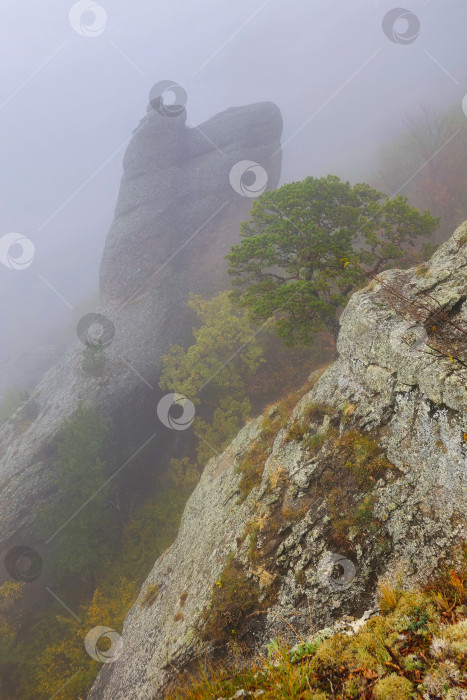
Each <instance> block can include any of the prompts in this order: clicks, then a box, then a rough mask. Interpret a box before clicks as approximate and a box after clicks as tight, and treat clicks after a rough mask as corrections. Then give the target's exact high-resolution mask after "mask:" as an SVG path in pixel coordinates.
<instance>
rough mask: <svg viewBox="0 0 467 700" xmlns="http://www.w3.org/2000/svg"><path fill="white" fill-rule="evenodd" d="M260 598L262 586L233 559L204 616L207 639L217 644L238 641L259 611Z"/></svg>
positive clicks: (205, 637) (216, 586)
mask: <svg viewBox="0 0 467 700" xmlns="http://www.w3.org/2000/svg"><path fill="white" fill-rule="evenodd" d="M258 596H259V586H258V584H257V583H256V582H255V581H254V580H253V579H252V578H249V577H248V576H247V575H246V573H245V571H244V569H243V566H242V564H241V563H240V562H239V561H238V560H237V559H234V558H233V557H230V559H229V560H228V562H227V565H226V566H225V568H224V570H223V571H222V573H221V575H220V576H219V580H218V581H217V582H216V583H215V584H214V586H213V590H212V594H211V600H210V603H209V607H208V609H207V610H206V611H205V612H204V614H203V618H204V622H205V624H204V627H203V630H202V636H203V638H204V639H206V640H209V641H211V642H217V643H223V642H226V641H228V640H230V639H235V637H236V636H237V635H238V633H239V632H240V627H241V626H242V624H243V623H244V621H245V619H246V617H247V615H249V614H250V613H252V612H253V611H254V610H255V608H256V606H257V604H258Z"/></svg>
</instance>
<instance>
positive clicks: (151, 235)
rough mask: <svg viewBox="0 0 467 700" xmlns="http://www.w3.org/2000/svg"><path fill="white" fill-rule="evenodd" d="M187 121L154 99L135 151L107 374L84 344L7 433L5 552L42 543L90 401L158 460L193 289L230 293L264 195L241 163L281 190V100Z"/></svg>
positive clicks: (104, 290) (121, 220)
mask: <svg viewBox="0 0 467 700" xmlns="http://www.w3.org/2000/svg"><path fill="white" fill-rule="evenodd" d="M185 121H186V112H185V110H183V111H182V112H181V113H180V114H179V115H178V116H164V115H163V114H160V113H159V112H157V111H156V110H155V109H153V108H152V107H151V106H149V107H148V112H147V115H146V116H145V117H144V119H143V120H142V121H141V123H140V125H139V126H138V128H137V129H136V130H135V132H134V135H133V137H132V139H131V142H130V144H129V146H128V149H127V152H126V154H125V158H124V176H123V179H122V183H121V190H120V194H119V198H118V202H117V207H116V212H115V219H114V222H113V224H112V227H111V229H110V232H109V234H108V238H107V242H106V246H105V250H104V254H103V259H102V265H101V273H100V278H101V279H100V291H101V307H100V308H99V309H90V310H89V311H90V312H96V311H97V312H98V313H99V314H102V315H103V316H104V317H105V318H106V319H107V320H108V326H109V328H110V329H111V331H109V339H110V341H111V342H109V344H108V345H106V347H105V353H106V357H107V363H106V367H105V370H104V373H103V375H102V377H97V378H96V377H93V376H90V375H89V374H86V373H84V372H83V370H82V362H83V349H84V345H83V343H82V342H81V341H79V340H77V341H76V343H75V344H74V346H73V347H72V348H70V349H69V350H68V352H66V353H65V355H64V357H63V359H62V360H61V361H60V362H59V363H58V364H57V365H55V366H54V367H53V368H52V369H51V370H50V371H49V372H48V373H47V374H46V376H45V377H44V378H43V379H42V381H41V382H40V384H39V385H38V386H37V387H36V389H35V391H34V395H33V400H34V402H35V407H36V409H37V411H38V412H39V413H38V415H37V418H35V420H32V421H31V420H30V419H28V420H24V414H23V416H21V415H20V416H16V417H15V418H14V419H13V420H11V421H9V422H8V423H7V424H5V425H4V426H3V427H2V428H1V429H0V513H1V517H0V541H1V542H2V550H1V551H2V553H3V556H4V554H5V552H6V551H8V550H9V548H10V547H11V546H13V545H16V544H17V543H21V544H27V545H30V546H35V542H34V531H33V530H34V528H33V527H29V526H31V525H33V523H34V518H35V513H36V510H37V508H39V507H40V506H41V504H43V503H46V502H49V501H50V499H53V498H55V497H59V496H58V495H55V493H54V491H53V487H52V485H51V479H50V476H51V468H52V464H53V459H54V446H53V442H54V438H55V437H56V436H57V434H58V433H59V431H60V428H61V426H62V425H63V421H64V419H65V418H67V417H70V416H71V415H72V413H73V412H74V410H75V409H76V407H77V405H78V402H82V403H83V404H84V405H85V406H95V407H97V408H98V409H99V410H100V411H102V413H103V415H104V416H105V418H106V420H107V422H108V423H109V426H110V428H111V432H110V438H111V440H112V441H113V442H114V443H115V444H117V445H118V446H120V447H121V450H120V454H119V458H120V459H121V463H123V462H124V461H125V459H126V458H127V457H131V450H133V451H134V450H135V449H136V448H138V447H140V446H141V445H142V444H143V443H144V441H145V440H148V439H149V438H150V437H151V435H152V436H154V435H156V437H157V439H156V440H153V441H152V444H151V449H152V450H153V455H154V457H155V459H156V458H157V454H158V449H159V446H160V445H162V444H163V442H164V440H165V439H167V438H166V434H167V433H170V432H171V431H168V430H167V429H166V428H164V427H163V426H162V425H161V424H160V423H159V421H158V420H157V417H156V406H157V403H158V399H159V397H160V392H159V391H158V389H157V381H158V376H159V371H160V358H161V355H163V354H164V353H166V352H167V351H168V350H169V347H170V345H171V344H172V343H182V344H183V343H186V342H187V340H188V339H189V338H190V336H191V325H192V324H191V316H190V315H189V313H188V311H187V309H186V301H187V298H188V294H189V292H190V291H193V292H195V293H199V294H204V295H211V294H214V293H216V292H217V291H220V289H222V288H225V286H226V284H227V282H226V279H225V277H226V266H225V260H224V256H225V254H226V253H227V252H228V251H229V248H230V246H231V245H232V244H233V243H234V242H235V241H237V240H238V236H239V224H240V222H241V221H242V220H244V219H245V218H247V217H248V212H249V209H250V206H251V203H252V201H253V200H252V199H251V198H250V197H249V196H242V195H241V194H239V193H238V191H235V189H234V188H233V187H232V185H231V183H230V181H229V175H230V173H231V171H232V168H233V167H234V166H235V165H236V164H237V163H238V162H241V161H252V162H255V163H257V164H259V166H260V167H261V168H262V169H264V171H265V172H266V173H267V176H268V177H267V188H268V189H272V188H275V187H276V186H277V185H278V182H279V175H280V161H281V155H280V137H281V131H282V119H281V115H280V112H279V110H278V108H277V107H276V106H275V105H273V104H270V103H262V104H255V105H251V106H245V107H238V108H233V109H229V110H227V111H225V112H223V113H222V114H218V115H217V116H215V117H213V118H212V119H210V120H208V121H207V122H206V123H204V124H202V125H201V126H199V127H193V128H187V126H186V124H185ZM237 189H238V188H237ZM172 437H173V436H172ZM156 463H157V459H156ZM110 466H111V468H112V471H114V470H115V468H117V467H119V466H120V463H119V464H113V465H110ZM128 468H131V465H130V466H129V467H128ZM38 547H39V548H40V543H38ZM3 556H2V558H1V561H2V562H3ZM4 573H5V572H4V571H2V570H1V568H0V577H2V574H4ZM35 583H36V582H35ZM35 583H34V584H31V585H35ZM38 585H39V584H38Z"/></svg>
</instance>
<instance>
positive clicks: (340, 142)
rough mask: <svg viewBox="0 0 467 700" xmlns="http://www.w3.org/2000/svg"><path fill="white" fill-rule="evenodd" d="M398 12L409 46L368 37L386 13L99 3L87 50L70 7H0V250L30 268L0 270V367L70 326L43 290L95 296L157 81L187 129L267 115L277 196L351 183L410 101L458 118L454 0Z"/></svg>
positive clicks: (335, 3) (464, 80)
mask: <svg viewBox="0 0 467 700" xmlns="http://www.w3.org/2000/svg"><path fill="white" fill-rule="evenodd" d="M403 1H404V5H403V7H404V8H406V9H408V10H411V11H412V12H413V13H415V14H416V15H417V17H418V18H419V21H420V34H419V36H418V38H417V39H416V40H415V41H413V42H412V43H410V44H408V45H399V44H396V43H393V42H391V41H390V40H389V39H388V38H387V37H386V36H385V34H384V33H383V30H382V19H383V17H384V16H385V15H386V13H387V12H388V11H389V10H391V9H392V8H394V2H393V1H392V0H390V1H389V2H388V1H387V0H379V1H378V0H293V1H292V2H285V0H266V1H264V0H236V1H235V2H234V3H233V2H232V1H231V0H202V1H201V2H198V3H194V2H192V1H190V0H171V1H170V2H164V3H159V2H148V0H144V1H143V0H132V2H126V1H125V0H102V2H101V3H100V6H101V7H103V8H104V9H105V11H106V14H107V20H106V22H105V23H103V25H102V29H103V31H102V32H101V33H99V34H98V35H97V36H91V37H89V36H81V35H80V34H79V33H78V32H77V31H75V30H74V29H73V27H72V26H71V24H70V21H69V11H70V8H71V7H72V5H73V2H69V0H61V2H57V1H51V0H42V1H41V2H40V3H38V2H37V0H35V1H34V2H33V0H19V1H18V0H2V3H1V6H0V76H1V79H0V123H1V129H0V149H1V163H2V169H1V187H0V237H1V236H2V235H4V234H5V233H8V232H11V231H14V232H18V233H21V234H24V235H25V236H28V237H29V238H30V239H31V240H32V241H33V242H34V244H35V247H36V255H35V259H34V263H33V264H32V265H31V266H30V267H29V268H28V269H26V270H22V271H17V270H10V269H7V268H6V267H5V266H4V265H2V264H0V294H1V296H0V299H1V301H0V305H1V306H0V324H1V327H2V336H1V346H0V361H1V360H3V359H5V357H6V356H8V355H9V354H11V353H13V352H17V351H22V350H26V349H28V347H31V345H33V344H34V343H36V342H47V333H48V331H49V329H50V328H51V327H53V325H54V324H56V323H58V322H63V323H65V322H66V321H67V320H68V319H69V318H70V310H69V308H68V307H67V305H66V304H65V302H64V301H63V300H61V299H60V298H59V296H58V295H57V294H55V293H54V292H53V291H52V290H51V289H50V288H49V287H48V286H47V283H48V284H49V285H52V286H53V287H54V288H55V289H56V290H57V292H58V293H59V294H60V295H61V296H62V297H63V298H64V299H65V300H67V301H68V302H69V303H70V304H75V303H76V302H78V301H79V300H80V299H81V298H82V297H83V296H85V295H86V294H87V293H89V292H91V291H92V290H94V289H95V288H96V287H97V272H98V267H99V259H100V254H101V251H102V248H103V245H104V242H105V237H106V234H107V230H108V227H109V225H110V223H111V220H112V214H113V209H114V206H115V202H116V198H117V193H118V184H119V180H120V177H121V173H122V167H121V162H122V157H123V153H124V144H125V142H126V141H127V139H128V138H129V137H130V135H131V132H132V130H133V129H134V128H135V127H136V125H137V124H138V122H139V120H140V119H141V117H143V116H144V114H145V111H146V104H147V101H148V94H149V90H150V89H151V87H152V85H153V84H154V83H156V82H158V81H159V80H163V79H171V80H175V81H177V82H179V83H180V84H182V85H183V86H184V87H185V89H186V91H187V93H188V104H187V111H188V118H189V120H190V121H191V122H193V123H200V122H202V121H204V120H205V119H208V118H209V117H211V116H213V115H214V114H216V113H217V112H220V111H222V110H224V109H226V108H228V107H231V106H234V105H241V104H248V103H252V102H259V101H262V100H272V101H273V102H275V103H276V104H277V105H278V106H279V107H280V109H281V111H282V114H283V117H284V136H283V143H284V144H285V145H284V153H283V175H282V180H283V181H284V182H285V181H291V180H298V179H301V178H303V177H305V176H307V175H318V176H319V175H324V174H327V173H329V172H332V173H335V174H338V175H340V176H341V177H348V178H350V179H364V178H365V177H368V176H369V173H371V170H372V167H373V160H374V157H375V153H376V152H377V149H378V147H379V145H381V143H383V142H385V141H387V140H389V139H390V138H391V137H392V136H394V135H395V134H396V133H397V130H398V129H399V128H400V127H401V122H402V119H403V117H404V115H405V114H407V113H410V112H413V111H414V110H415V109H416V108H417V106H418V105H419V104H420V103H424V104H431V105H434V106H442V105H444V104H451V103H452V104H455V103H456V102H457V103H458V104H459V109H460V105H461V102H462V98H463V96H464V95H465V93H466V90H467V62H466V58H467V56H466V54H467V49H466V46H467V44H466V41H465V27H466V26H467V4H466V3H465V0H442V1H441V0H407V2H406V1H405V0H403ZM396 6H397V5H396ZM91 18H92V15H91V14H88V15H83V17H82V20H83V21H84V25H86V24H87V22H88V21H89V19H91ZM77 26H79V25H77ZM397 27H398V29H399V31H402V32H403V31H405V28H406V25H405V24H404V20H400V23H399V24H398V25H397ZM401 184H402V183H401ZM41 278H43V279H41ZM44 280H45V281H44ZM90 310H92V309H90Z"/></svg>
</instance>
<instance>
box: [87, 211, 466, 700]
mask: <svg viewBox="0 0 467 700" xmlns="http://www.w3.org/2000/svg"><path fill="white" fill-rule="evenodd" d="M379 279H380V281H379V282H377V281H374V282H372V283H371V284H370V286H369V287H367V288H365V289H363V290H361V291H359V292H357V293H356V294H354V295H353V296H352V298H351V300H350V302H349V304H348V306H347V307H346V309H345V312H344V314H343V316H342V318H341V331H340V335H339V340H338V359H337V360H336V361H335V362H334V363H333V364H331V365H330V366H329V367H328V368H327V369H326V370H325V371H324V372H317V373H315V374H314V375H312V377H311V382H310V384H311V385H312V386H311V388H310V387H307V388H305V389H304V392H303V396H302V398H301V399H300V400H298V401H297V400H296V401H295V405H293V404H292V408H291V407H290V406H289V405H287V403H286V404H284V405H278V406H277V407H275V408H273V409H270V410H269V412H268V413H267V414H266V415H265V417H260V418H257V419H255V420H253V421H252V422H250V423H249V424H248V425H247V426H246V427H245V428H244V429H243V430H242V431H241V432H240V433H239V435H238V436H237V438H236V439H235V440H234V441H233V442H232V444H231V445H230V446H229V448H228V449H227V450H226V451H225V452H224V453H223V454H222V455H219V456H217V457H215V458H213V459H212V460H211V461H210V462H209V463H208V464H207V466H206V468H205V471H204V473H203V475H202V477H201V480H200V482H199V484H198V486H197V488H196V489H195V491H194V493H193V494H192V496H191V498H190V500H189V501H188V504H187V506H186V509H185V512H184V516H183V519H182V523H181V526H180V531H179V534H178V537H177V539H176V541H175V543H174V544H173V546H172V547H170V549H169V550H167V551H166V552H165V553H164V554H163V555H162V556H161V557H160V558H159V559H158V561H157V562H156V564H155V566H154V568H153V570H152V572H151V574H150V575H149V577H148V580H147V582H146V583H145V585H144V586H143V589H142V591H141V594H140V596H139V599H138V601H137V602H136V603H135V605H134V607H133V608H132V609H131V611H130V612H129V614H128V616H127V619H126V622H125V625H124V629H123V634H122V649H121V654H120V656H119V657H118V660H117V661H115V662H114V663H111V664H106V665H105V666H104V667H103V668H102V670H101V672H100V675H99V676H98V679H97V681H96V683H95V685H94V686H93V688H92V690H91V692H90V695H89V698H92V699H93V700H94V699H96V700H97V699H99V700H107V699H109V700H110V698H112V700H119V699H120V698H122V699H123V698H127V697H131V698H134V699H135V700H136V699H141V700H142V699H143V698H144V699H146V698H162V697H164V696H165V689H166V687H167V684H168V683H169V682H170V681H171V680H173V679H174V678H176V677H177V674H178V672H180V671H183V670H184V669H187V667H188V668H189V667H190V665H191V664H192V663H193V661H194V660H195V659H198V658H200V657H203V656H205V655H209V654H211V653H213V652H214V651H215V650H216V649H221V650H222V651H223V653H224V654H228V649H229V643H230V642H231V641H233V640H236V641H239V642H241V643H243V644H245V645H246V646H249V647H250V648H252V649H253V650H254V651H258V650H260V649H261V648H262V647H263V645H264V644H266V643H268V642H269V641H270V639H271V638H272V637H274V636H275V635H277V634H282V635H284V636H288V637H289V638H290V637H291V640H292V641H293V642H295V641H297V640H296V639H294V634H293V633H292V632H291V628H290V624H291V625H292V626H293V627H294V629H295V630H296V631H297V632H298V633H299V634H304V635H305V634H306V633H307V632H309V630H310V624H311V625H312V626H313V628H314V629H315V630H316V629H320V628H322V627H326V626H330V625H332V624H333V623H334V622H335V621H336V620H337V619H338V618H341V617H342V616H343V615H352V616H356V617H359V616H361V615H362V614H363V613H364V612H365V611H366V610H368V609H371V608H372V606H374V605H375V602H377V601H376V589H377V580H378V578H379V577H388V578H394V577H395V576H396V575H400V576H401V577H402V578H403V580H404V581H405V583H406V584H407V585H409V586H410V585H411V584H414V583H420V582H423V581H426V580H428V579H429V578H430V577H432V576H433V574H434V572H435V571H436V570H437V568H438V567H439V566H440V563H441V562H442V561H443V560H445V559H450V560H453V559H455V557H456V552H457V549H456V548H457V546H458V545H459V543H460V542H461V541H462V540H465V539H466V537H467V500H466V492H467V421H466V417H467V416H466V408H467V390H466V379H467V376H466V370H465V369H462V366H461V365H460V364H459V363H457V362H452V361H451V359H450V358H449V357H442V356H441V357H440V356H439V355H435V354H433V353H430V352H428V353H427V346H426V344H420V343H415V344H411V343H410V342H409V339H407V338H406V339H407V341H408V342H401V338H404V337H406V336H405V334H406V331H407V325H406V322H405V321H404V320H403V319H402V318H401V316H400V315H399V314H398V313H396V311H395V310H394V309H393V308H391V304H390V303H389V300H388V296H387V285H388V284H390V285H393V286H394V287H395V288H396V289H397V290H398V292H399V293H400V294H402V295H403V296H404V297H405V298H407V299H412V300H417V299H419V300H423V299H426V298H427V295H430V299H431V300H432V303H434V304H435V305H436V304H437V303H438V302H439V305H440V306H441V307H442V308H443V309H444V311H445V312H446V314H448V315H449V317H450V318H451V320H452V321H453V322H455V323H456V324H458V325H460V326H462V327H464V328H465V326H466V325H467V225H466V224H464V225H463V226H462V227H461V228H460V229H458V230H457V231H456V232H455V234H454V235H453V237H452V238H451V239H450V240H449V241H448V242H446V243H445V244H444V245H443V246H442V247H441V248H440V249H439V250H438V251H437V252H436V254H435V255H434V256H433V258H432V260H431V261H430V262H429V263H428V264H427V265H424V266H422V267H421V268H419V269H417V270H406V271H400V270H394V271H389V272H386V273H383V274H382V275H380V277H379ZM422 331H423V332H425V331H424V329H422ZM290 408H291V410H290ZM263 467H264V469H263ZM249 470H250V478H249V480H248V479H246V476H248V474H249ZM251 470H253V472H254V474H256V476H253V477H251ZM248 491H249V492H248ZM242 606H244V609H242ZM260 611H263V612H260ZM255 613H257V614H255Z"/></svg>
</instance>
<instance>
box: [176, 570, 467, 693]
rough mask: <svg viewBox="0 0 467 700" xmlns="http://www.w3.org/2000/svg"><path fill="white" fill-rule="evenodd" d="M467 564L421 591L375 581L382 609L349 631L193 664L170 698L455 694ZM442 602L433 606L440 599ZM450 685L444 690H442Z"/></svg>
mask: <svg viewBox="0 0 467 700" xmlns="http://www.w3.org/2000/svg"><path fill="white" fill-rule="evenodd" d="M466 579H467V561H466V562H465V563H464V565H463V566H461V567H460V568H459V569H456V570H451V571H447V572H445V573H444V572H443V573H442V574H440V576H439V578H438V580H437V581H435V582H434V583H432V584H431V586H430V587H428V588H426V589H425V590H423V591H417V592H408V591H404V590H403V589H402V587H400V585H399V583H398V584H397V586H396V588H392V587H391V586H390V585H389V584H388V583H387V582H382V584H381V585H380V590H381V599H382V607H383V608H384V612H383V611H382V612H381V614H380V615H377V616H375V617H373V618H372V619H370V620H369V621H368V622H367V623H366V624H365V625H364V626H363V627H362V628H361V629H360V630H359V632H358V633H357V634H355V635H354V636H351V637H348V636H346V635H343V634H337V635H334V636H332V637H331V638H326V637H325V636H323V635H320V634H319V633H318V634H314V635H312V636H311V637H310V639H309V640H305V641H304V642H302V643H301V644H300V645H299V647H298V649H297V650H295V652H294V654H291V653H290V649H289V647H288V646H287V644H286V643H285V642H284V641H283V640H280V639H279V640H276V641H275V642H274V643H271V644H270V645H269V654H268V655H267V656H260V657H259V658H258V657H256V658H250V659H248V657H247V656H245V654H242V655H241V656H240V657H238V658H236V659H235V658H231V659H230V661H229V662H226V663H224V664H223V665H214V664H209V663H208V664H200V667H199V669H198V670H196V671H195V672H194V673H192V675H190V676H186V675H185V676H184V677H183V678H180V681H179V682H177V684H176V686H175V687H173V688H172V689H171V690H170V691H169V693H168V698H169V699H170V700H208V699H209V700H211V699H212V698H220V697H223V698H226V697H232V696H234V695H235V693H237V692H238V691H239V690H243V691H245V692H248V693H250V694H251V696H252V697H255V696H257V697H259V695H258V694H257V693H258V691H261V694H260V695H261V698H262V700H276V699H278V698H281V700H328V699H329V700H331V699H335V700H351V699H355V698H361V699H362V700H410V699H411V698H420V699H421V698H423V697H426V698H428V697H429V698H430V700H445V699H446V697H452V698H453V699H454V698H462V697H464V696H465V694H466V691H467V617H466V615H467V608H466V604H467V588H466ZM440 600H441V601H443V602H442V604H441V605H440V604H439V601H440ZM450 690H451V694H450V695H448V692H449V691H450Z"/></svg>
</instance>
